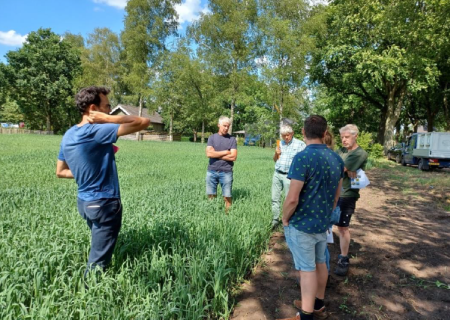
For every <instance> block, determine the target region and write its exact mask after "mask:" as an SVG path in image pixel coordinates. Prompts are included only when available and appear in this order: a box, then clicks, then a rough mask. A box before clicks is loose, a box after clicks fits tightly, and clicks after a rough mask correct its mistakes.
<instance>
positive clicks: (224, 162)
mask: <svg viewBox="0 0 450 320" xmlns="http://www.w3.org/2000/svg"><path fill="white" fill-rule="evenodd" d="M230 123H231V121H230V119H229V118H228V117H225V116H221V117H220V118H219V123H218V125H217V126H218V127H219V131H218V133H214V134H213V135H212V136H210V137H209V138H208V144H207V147H206V156H207V157H208V158H209V164H208V171H207V172H206V194H207V195H208V197H209V198H210V199H212V198H215V197H216V195H217V185H218V184H219V183H220V186H221V187H222V196H223V199H224V200H225V212H228V209H229V208H230V206H231V203H232V186H233V165H234V161H236V158H237V143H236V138H235V137H232V136H230V135H229V134H228V129H229V128H230Z"/></svg>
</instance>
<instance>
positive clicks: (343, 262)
mask: <svg viewBox="0 0 450 320" xmlns="http://www.w3.org/2000/svg"><path fill="white" fill-rule="evenodd" d="M349 267H350V260H349V258H348V257H344V256H341V255H339V260H338V263H337V267H336V269H335V270H334V274H336V275H338V276H341V277H344V276H346V275H347V273H348V268H349Z"/></svg>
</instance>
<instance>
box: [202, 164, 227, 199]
mask: <svg viewBox="0 0 450 320" xmlns="http://www.w3.org/2000/svg"><path fill="white" fill-rule="evenodd" d="M219 183H220V186H221V188H222V196H223V197H226V198H231V197H232V187H233V172H232V171H231V172H224V171H211V170H208V171H207V172H206V194H207V195H216V194H217V185H218V184H219Z"/></svg>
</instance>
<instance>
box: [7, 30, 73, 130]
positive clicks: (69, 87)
mask: <svg viewBox="0 0 450 320" xmlns="http://www.w3.org/2000/svg"><path fill="white" fill-rule="evenodd" d="M6 59H7V61H8V63H9V70H10V71H11V79H10V80H11V83H10V84H11V87H12V89H13V90H11V97H12V98H13V99H14V100H15V101H16V102H17V104H18V106H19V108H20V110H21V111H22V112H23V114H24V115H25V120H26V121H27V123H28V124H30V125H31V126H32V127H45V128H46V130H48V131H50V130H52V128H53V130H54V131H59V130H62V129H64V127H65V126H66V123H65V120H66V119H67V118H68V117H69V115H70V114H72V113H74V112H75V108H73V107H72V106H69V105H67V104H66V101H67V97H69V96H72V95H73V80H74V78H75V77H76V76H77V74H78V73H79V72H80V70H81V69H80V59H79V57H78V55H77V53H76V51H75V50H73V48H72V46H71V45H70V44H69V43H68V42H67V41H66V40H64V39H62V38H61V37H60V36H59V35H57V34H55V33H53V32H52V31H51V30H50V29H39V30H38V31H36V32H30V34H29V35H28V37H27V41H26V42H25V43H24V45H23V47H22V48H20V49H18V50H17V51H10V52H8V53H7V54H6Z"/></svg>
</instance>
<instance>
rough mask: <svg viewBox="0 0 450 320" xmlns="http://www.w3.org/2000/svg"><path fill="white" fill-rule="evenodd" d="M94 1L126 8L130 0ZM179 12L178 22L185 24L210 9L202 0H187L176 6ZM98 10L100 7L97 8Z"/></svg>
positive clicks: (94, 0)
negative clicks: (202, 3)
mask: <svg viewBox="0 0 450 320" xmlns="http://www.w3.org/2000/svg"><path fill="white" fill-rule="evenodd" d="M92 1H93V2H94V3H100V4H105V5H107V6H111V7H115V8H118V9H124V8H125V7H126V5H127V2H128V0H92ZM174 7H175V10H176V11H177V13H178V22H179V23H180V24H183V23H185V22H188V23H191V22H192V21H195V20H197V19H199V18H200V14H201V13H204V14H208V13H209V12H210V11H209V9H208V5H207V4H205V5H204V6H203V7H202V5H201V0H185V1H184V2H183V3H182V4H177V5H175V6H174ZM95 10H98V8H95Z"/></svg>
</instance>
